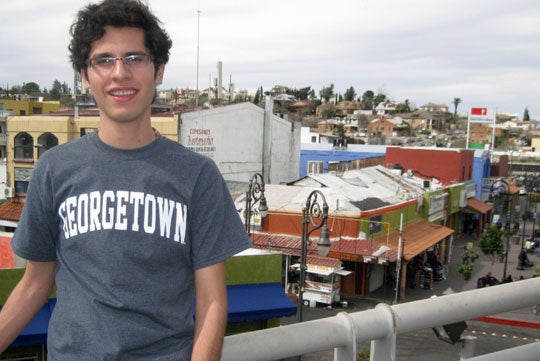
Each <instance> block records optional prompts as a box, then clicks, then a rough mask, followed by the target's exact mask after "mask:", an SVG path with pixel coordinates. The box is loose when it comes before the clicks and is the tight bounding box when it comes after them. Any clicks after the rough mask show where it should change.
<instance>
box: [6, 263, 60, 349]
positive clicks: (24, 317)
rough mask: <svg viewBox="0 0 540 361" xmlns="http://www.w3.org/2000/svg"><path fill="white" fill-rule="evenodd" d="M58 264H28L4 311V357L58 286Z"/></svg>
mask: <svg viewBox="0 0 540 361" xmlns="http://www.w3.org/2000/svg"><path fill="white" fill-rule="evenodd" d="M55 267H56V262H33V261H28V262H27V265H26V271H25V272H24V275H23V277H22V278H21V280H20V281H19V283H18V284H17V286H15V288H14V289H13V292H11V295H10V296H9V298H8V299H7V301H6V304H5V305H4V307H3V308H2V311H0V354H1V353H2V352H4V350H5V349H6V348H8V346H9V345H11V343H12V342H13V340H15V339H16V338H17V336H19V334H20V333H21V332H22V331H23V330H24V328H25V327H26V325H28V323H30V321H31V320H32V318H34V316H35V315H36V314H37V312H38V311H39V310H40V309H41V307H43V305H44V304H45V302H46V301H47V298H48V297H49V296H50V295H51V293H52V290H53V287H54V275H55Z"/></svg>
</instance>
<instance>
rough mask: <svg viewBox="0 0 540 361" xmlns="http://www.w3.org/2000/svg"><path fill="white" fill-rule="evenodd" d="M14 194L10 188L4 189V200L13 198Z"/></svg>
mask: <svg viewBox="0 0 540 361" xmlns="http://www.w3.org/2000/svg"><path fill="white" fill-rule="evenodd" d="M14 194H15V190H14V189H13V188H11V187H6V188H5V189H4V195H5V196H6V198H13V195H14Z"/></svg>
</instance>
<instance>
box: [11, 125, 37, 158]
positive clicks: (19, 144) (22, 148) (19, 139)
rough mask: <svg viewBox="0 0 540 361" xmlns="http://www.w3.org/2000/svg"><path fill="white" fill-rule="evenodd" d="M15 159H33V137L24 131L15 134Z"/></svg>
mask: <svg viewBox="0 0 540 361" xmlns="http://www.w3.org/2000/svg"><path fill="white" fill-rule="evenodd" d="M15 159H31V160H33V159H34V138H32V136H31V135H30V134H28V133H26V132H22V133H19V134H17V135H16V136H15Z"/></svg>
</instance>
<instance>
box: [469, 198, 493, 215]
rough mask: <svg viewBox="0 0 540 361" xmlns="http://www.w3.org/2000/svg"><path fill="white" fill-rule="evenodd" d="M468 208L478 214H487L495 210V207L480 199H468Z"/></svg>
mask: <svg viewBox="0 0 540 361" xmlns="http://www.w3.org/2000/svg"><path fill="white" fill-rule="evenodd" d="M467 208H470V209H472V210H473V211H475V212H476V213H481V214H486V213H487V212H489V211H490V210H492V209H493V205H491V204H487V203H486V202H482V201H481V200H480V199H478V198H469V199H467Z"/></svg>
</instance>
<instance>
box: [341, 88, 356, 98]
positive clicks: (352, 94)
mask: <svg viewBox="0 0 540 361" xmlns="http://www.w3.org/2000/svg"><path fill="white" fill-rule="evenodd" d="M354 98H356V91H355V90H354V87H352V86H351V87H350V88H349V89H347V90H345V95H344V96H343V99H345V100H348V101H353V100H354Z"/></svg>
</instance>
